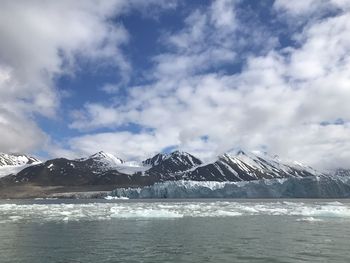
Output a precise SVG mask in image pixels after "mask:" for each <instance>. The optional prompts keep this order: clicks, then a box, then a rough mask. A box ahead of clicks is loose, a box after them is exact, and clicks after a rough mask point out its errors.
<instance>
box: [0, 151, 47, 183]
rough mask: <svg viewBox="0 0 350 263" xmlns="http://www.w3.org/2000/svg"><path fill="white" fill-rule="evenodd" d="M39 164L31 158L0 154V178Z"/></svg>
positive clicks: (21, 155) (20, 155)
mask: <svg viewBox="0 0 350 263" xmlns="http://www.w3.org/2000/svg"><path fill="white" fill-rule="evenodd" d="M39 163H40V161H39V160H38V159H36V158H35V157H32V156H27V155H24V154H7V153H0V177H3V176H6V175H9V174H15V173H17V172H19V171H20V170H22V169H24V168H25V167H28V166H30V165H35V164H39Z"/></svg>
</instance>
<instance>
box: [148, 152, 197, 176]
mask: <svg viewBox="0 0 350 263" xmlns="http://www.w3.org/2000/svg"><path fill="white" fill-rule="evenodd" d="M143 163H144V164H149V165H151V168H150V169H149V170H147V171H146V172H145V173H146V174H147V175H153V176H156V177H158V178H159V179H160V180H176V179H178V177H179V175H181V174H182V173H183V172H185V171H188V170H189V169H193V168H195V167H197V166H198V165H201V164H202V161H201V160H199V159H198V158H196V157H194V156H193V155H191V154H189V153H186V152H181V151H175V152H172V153H170V154H157V155H155V156H154V157H152V158H150V159H147V160H145V161H143Z"/></svg>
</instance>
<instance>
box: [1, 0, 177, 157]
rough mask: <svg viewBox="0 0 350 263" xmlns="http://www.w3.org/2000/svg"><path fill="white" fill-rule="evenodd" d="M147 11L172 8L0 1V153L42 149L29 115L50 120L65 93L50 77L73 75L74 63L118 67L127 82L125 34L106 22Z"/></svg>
mask: <svg viewBox="0 0 350 263" xmlns="http://www.w3.org/2000/svg"><path fill="white" fill-rule="evenodd" d="M152 6H153V7H155V8H152V10H155V9H157V8H172V7H173V6H174V3H173V2H172V1H171V2H166V1H147V2H144V1H140V0H132V1H124V0H113V1H94V0H77V1H68V0H63V1H42V0H31V1H10V0H9V1H7V0H5V1H1V3H0V35H1V39H0V105H1V109H3V110H2V111H0V119H2V120H7V122H6V124H5V123H4V122H3V123H2V128H1V130H0V135H1V137H2V139H1V140H0V151H5V152H6V151H13V150H16V151H30V150H34V149H37V148H38V147H40V146H43V145H45V143H44V142H43V141H42V139H41V138H39V137H41V136H44V135H43V132H42V131H40V129H39V128H38V127H37V125H36V123H35V120H34V115H35V114H39V115H44V116H47V117H50V118H52V117H55V114H56V110H57V109H58V107H59V106H60V99H61V97H62V96H65V94H66V93H65V92H64V91H63V92H61V91H60V90H58V89H57V88H56V87H55V83H54V78H55V77H57V76H61V75H62V74H74V72H75V70H76V69H77V68H78V65H77V64H78V63H77V58H79V59H83V60H89V61H93V62H94V63H95V64H96V66H98V65H99V64H100V62H104V63H109V65H113V66H114V67H117V68H118V72H119V74H120V76H121V78H122V80H123V81H124V82H126V83H127V81H128V78H129V73H130V70H131V65H130V64H129V62H128V61H127V59H126V58H125V57H124V55H123V53H122V52H121V49H120V48H121V46H122V45H123V44H126V43H127V41H128V39H129V34H128V32H127V31H126V30H125V28H124V26H123V25H121V24H117V23H116V22H112V21H111V19H112V18H115V17H116V16H118V15H120V14H122V13H125V12H128V11H129V10H132V9H140V10H144V11H146V10H147V9H148V8H149V7H152ZM153 12H154V11H153ZM61 93H63V94H61ZM9 116H12V118H13V119H12V120H11V119H9V118H10V117H9ZM13 116H15V117H13ZM12 130H15V132H12V133H11V132H10V131H12ZM35 134H36V135H37V136H35ZM4 138H6V140H4ZM11 142H16V143H11Z"/></svg>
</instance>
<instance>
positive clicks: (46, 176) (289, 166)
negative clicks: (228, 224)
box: [0, 151, 348, 196]
mask: <svg viewBox="0 0 350 263" xmlns="http://www.w3.org/2000/svg"><path fill="white" fill-rule="evenodd" d="M9 167H12V168H13V169H12V170H11V169H10V170H8V171H10V173H9V175H7V176H3V177H2V178H0V196H1V191H2V190H1V189H7V190H8V189H9V188H11V187H15V189H16V190H18V189H22V188H23V187H24V188H25V189H27V188H28V187H29V186H30V187H34V188H37V187H41V188H42V187H44V188H45V187H46V188H50V189H56V190H57V189H65V190H67V189H68V190H69V189H74V190H76V191H83V190H84V191H85V190H86V189H87V190H89V189H90V190H91V189H93V190H96V191H97V190H112V189H115V188H118V187H120V188H121V187H123V188H125V187H142V186H148V185H153V184H154V183H159V182H165V181H178V180H186V181H189V180H191V181H217V182H240V181H254V180H260V179H276V178H277V179H278V178H304V177H310V176H319V175H323V173H321V172H318V171H316V170H315V169H313V168H311V167H309V166H306V165H303V164H301V163H299V162H294V161H283V160H281V159H280V158H279V157H278V156H270V155H269V154H267V153H264V152H244V151H238V152H235V153H226V154H223V155H221V156H219V157H218V158H217V159H216V160H215V161H214V162H209V163H205V162H203V161H201V160H200V159H199V158H197V157H195V156H193V155H191V154H189V153H186V152H181V151H174V152H172V153H168V154H165V153H159V154H156V155H155V156H153V157H151V158H149V159H146V160H144V161H142V162H128V161H124V160H122V159H120V158H118V157H115V156H114V155H112V154H109V153H105V152H102V151H101V152H98V153H96V154H93V155H91V156H89V157H86V158H80V159H74V160H69V159H66V158H56V159H51V160H48V161H45V162H40V161H39V160H38V159H36V158H34V157H30V156H26V155H11V154H0V171H1V170H2V169H4V171H5V170H6V169H9ZM5 168H6V169H5ZM336 173H337V175H339V174H347V173H348V170H344V169H343V170H341V169H339V170H337V171H336ZM21 187H22V188H21ZM60 191H61V190H60Z"/></svg>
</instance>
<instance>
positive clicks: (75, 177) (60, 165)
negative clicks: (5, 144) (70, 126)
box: [6, 152, 149, 186]
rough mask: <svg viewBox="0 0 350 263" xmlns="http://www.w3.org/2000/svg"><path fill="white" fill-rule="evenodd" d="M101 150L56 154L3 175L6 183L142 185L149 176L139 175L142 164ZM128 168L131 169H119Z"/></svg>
mask: <svg viewBox="0 0 350 263" xmlns="http://www.w3.org/2000/svg"><path fill="white" fill-rule="evenodd" d="M133 165H134V163H132V165H130V164H128V163H126V162H124V161H123V160H121V159H119V158H117V157H115V156H113V155H111V154H108V153H105V152H98V153H96V154H93V155H91V156H89V157H87V158H80V159H76V160H69V159H66V158H57V159H52V160H48V161H46V162H45V163H41V164H38V165H34V166H31V167H28V168H25V169H23V170H22V171H20V172H19V173H17V174H16V175H12V176H9V177H6V183H7V184H9V183H11V182H12V183H16V184H25V183H30V184H35V185H39V186H83V185H125V186H128V185H133V184H134V183H135V184H137V185H139V184H140V185H144V184H145V183H148V180H149V178H148V177H146V176H144V175H143V170H144V169H145V168H144V167H137V166H135V165H134V166H133ZM125 168H130V169H131V170H134V171H135V172H132V173H133V175H130V173H129V172H130V171H127V172H122V170H123V169H124V170H126V169H125Z"/></svg>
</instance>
